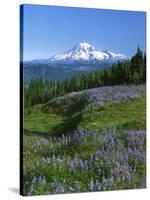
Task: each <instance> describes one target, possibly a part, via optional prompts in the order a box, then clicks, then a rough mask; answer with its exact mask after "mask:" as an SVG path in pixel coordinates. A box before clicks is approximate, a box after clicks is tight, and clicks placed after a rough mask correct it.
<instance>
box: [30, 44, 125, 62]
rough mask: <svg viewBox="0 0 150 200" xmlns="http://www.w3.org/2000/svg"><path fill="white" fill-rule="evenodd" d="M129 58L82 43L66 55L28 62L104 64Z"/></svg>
mask: <svg viewBox="0 0 150 200" xmlns="http://www.w3.org/2000/svg"><path fill="white" fill-rule="evenodd" d="M127 60H129V58H128V57H127V56H125V55H123V54H120V53H119V54H116V53H113V52H111V51H101V50H98V49H96V48H95V47H94V46H92V45H90V44H88V43H85V42H83V43H80V44H78V45H75V46H74V47H73V48H72V49H70V50H68V51H65V52H64V53H61V54H57V55H55V56H51V57H50V58H48V59H37V60H32V61H27V62H26V63H32V64H65V65H67V64H68V65H69V64H102V63H115V62H118V61H127Z"/></svg>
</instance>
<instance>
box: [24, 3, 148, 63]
mask: <svg viewBox="0 0 150 200" xmlns="http://www.w3.org/2000/svg"><path fill="white" fill-rule="evenodd" d="M23 19H24V24H23V44H24V45H23V55H24V60H32V59H38V58H48V57H50V56H52V55H55V54H58V53H62V52H64V51H66V50H68V49H71V48H72V47H73V46H74V45H76V44H78V43H80V42H88V43H90V44H91V45H93V46H95V47H96V48H97V49H99V50H112V51H113V52H115V53H123V54H125V55H127V56H132V55H133V54H134V53H135V51H136V48H137V46H138V45H139V46H140V48H141V49H142V50H143V51H145V49H146V14H145V13H144V12H135V11H134V12H133V11H132V12H131V11H114V10H100V9H87V8H67V7H56V6H41V5H24V8H23Z"/></svg>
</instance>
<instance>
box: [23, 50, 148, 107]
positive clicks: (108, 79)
mask: <svg viewBox="0 0 150 200" xmlns="http://www.w3.org/2000/svg"><path fill="white" fill-rule="evenodd" d="M145 81H146V54H144V55H143V53H142V51H141V50H140V48H139V47H138V48H137V52H136V54H135V55H134V56H133V57H132V58H131V60H130V61H128V62H122V63H121V62H118V63H117V64H113V65H112V66H111V67H108V68H104V69H101V70H95V71H91V72H86V73H84V74H82V75H74V76H72V77H71V78H70V79H65V80H62V81H58V80H45V79H34V80H31V81H30V83H29V85H25V87H24V105H25V107H30V106H33V105H36V104H42V103H46V102H48V101H50V100H51V99H53V98H55V97H58V96H63V95H65V94H67V93H70V92H73V91H80V90H84V89H90V88H96V87H100V86H105V85H120V84H131V83H134V84H139V83H144V82H145Z"/></svg>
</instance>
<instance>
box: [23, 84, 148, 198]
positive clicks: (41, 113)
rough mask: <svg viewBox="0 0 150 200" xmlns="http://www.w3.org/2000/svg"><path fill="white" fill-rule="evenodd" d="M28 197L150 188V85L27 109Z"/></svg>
mask: <svg viewBox="0 0 150 200" xmlns="http://www.w3.org/2000/svg"><path fill="white" fill-rule="evenodd" d="M23 141H24V144H23V186H24V188H23V192H24V195H43V194H57V193H59V194H60V193H72V192H88V191H107V190H119V189H134V188H135V189H136V188H145V187H146V86H145V84H139V85H120V86H104V87H99V88H93V89H87V90H83V91H80V92H72V93H69V94H67V95H65V96H61V97H57V98H54V99H52V100H51V101H49V102H47V103H45V104H39V105H35V106H32V107H29V108H26V109H25V110H24V135H23Z"/></svg>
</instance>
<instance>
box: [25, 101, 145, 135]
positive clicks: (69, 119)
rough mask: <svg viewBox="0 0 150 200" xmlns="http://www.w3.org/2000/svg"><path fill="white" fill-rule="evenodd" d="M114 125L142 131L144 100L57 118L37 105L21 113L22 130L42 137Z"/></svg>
mask: <svg viewBox="0 0 150 200" xmlns="http://www.w3.org/2000/svg"><path fill="white" fill-rule="evenodd" d="M108 125H116V126H117V127H120V128H124V129H130V130H131V129H145V128H146V99H145V98H141V99H137V100H133V101H124V102H117V103H111V104H107V105H105V107H104V109H103V110H100V111H93V112H89V111H88V112H84V111H82V112H81V113H75V114H74V115H72V116H61V115H58V114H52V113H43V112H42V111H41V106H34V107H33V108H32V109H30V110H26V111H25V118H24V129H25V130H28V131H37V132H41V133H46V134H53V135H62V134H65V133H67V132H70V131H73V130H74V129H82V128H90V129H97V128H104V127H106V126H108Z"/></svg>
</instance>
